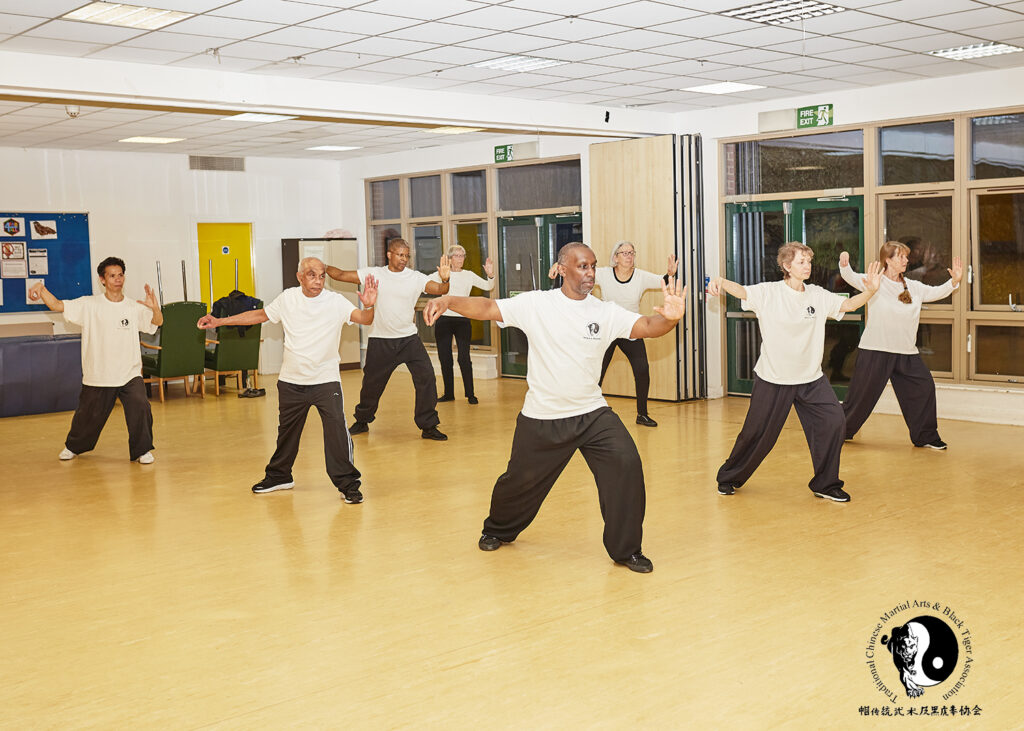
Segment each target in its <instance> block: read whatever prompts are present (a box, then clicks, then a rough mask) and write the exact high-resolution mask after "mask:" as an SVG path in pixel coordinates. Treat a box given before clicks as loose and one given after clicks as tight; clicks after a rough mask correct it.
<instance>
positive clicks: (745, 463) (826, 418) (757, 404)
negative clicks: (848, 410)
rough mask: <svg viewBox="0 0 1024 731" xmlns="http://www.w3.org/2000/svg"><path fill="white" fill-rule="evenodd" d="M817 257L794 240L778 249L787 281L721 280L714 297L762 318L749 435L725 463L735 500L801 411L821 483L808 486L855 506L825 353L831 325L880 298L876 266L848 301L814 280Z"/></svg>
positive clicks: (712, 287)
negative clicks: (843, 476) (735, 301)
mask: <svg viewBox="0 0 1024 731" xmlns="http://www.w3.org/2000/svg"><path fill="white" fill-rule="evenodd" d="M813 257H814V251H813V250H812V249H811V248H810V247H808V246H804V245H803V244H801V243H799V242H795V241H791V242H789V243H787V244H784V245H783V246H781V247H779V253H778V256H777V262H778V265H779V268H780V269H781V270H782V272H783V276H784V278H783V279H782V280H781V281H777V282H762V283H761V284H748V285H741V284H737V283H736V282H731V281H729V280H728V279H725V278H724V277H715V279H713V280H712V281H711V282H710V283H709V285H708V294H709V295H710V296H711V297H717V296H718V295H719V294H721V293H723V292H728V293H729V294H731V295H732V296H733V297H737V298H739V299H740V300H742V303H741V305H742V307H743V309H744V310H747V311H750V312H754V313H755V314H756V315H757V324H758V327H759V328H760V330H761V354H760V356H759V357H758V359H757V363H756V364H755V365H754V388H753V389H752V391H751V393H750V406H749V407H748V408H747V416H746V418H745V419H744V421H743V428H742V429H740V433H739V435H738V436H737V437H736V444H735V445H734V446H733V448H732V452H731V453H730V454H729V457H728V459H726V460H725V464H723V465H722V467H721V469H719V470H718V494H719V495H733V494H735V493H736V490H738V489H739V488H740V487H742V486H743V484H744V483H745V482H746V481H747V480H748V479H750V476H751V475H753V474H754V471H755V470H756V469H757V468H758V466H760V464H761V462H762V461H764V458H765V457H767V456H768V453H769V452H771V450H772V447H774V446H775V442H776V440H777V439H778V438H779V434H780V433H781V431H782V427H783V425H784V424H785V423H786V418H787V417H788V416H789V412H790V409H791V408H792V407H793V406H795V407H796V415H797V416H798V417H799V418H800V425H801V426H802V427H803V430H804V436H805V437H806V438H807V446H808V447H810V450H811V462H812V464H813V465H814V477H812V478H811V481H810V483H808V487H810V489H811V492H812V493H814V495H815V496H816V497H820V498H825V499H827V500H833V501H835V502H837V503H846V502H849V501H850V496H849V494H848V493H847V492H846V491H845V490H843V481H842V480H840V479H839V455H840V452H841V450H842V447H843V434H844V426H845V424H846V419H845V417H844V416H843V407H842V406H840V405H839V399H837V398H836V394H835V391H833V390H832V386H830V385H829V382H828V379H827V378H825V375H824V374H823V373H822V372H821V359H822V355H823V354H824V350H825V321H826V320H827V319H833V320H841V319H842V317H843V315H844V314H845V313H847V312H852V311H854V310H856V309H857V308H858V307H860V306H861V305H863V304H864V303H866V302H867V301H868V300H869V299H871V297H872V296H873V295H874V294H875V292H877V291H878V285H879V281H878V278H879V273H880V271H881V269H880V267H879V266H878V263H877V262H875V263H874V264H872V265H871V267H870V268H869V269H868V274H867V275H866V276H865V282H864V287H865V289H864V291H863V292H862V293H861V294H859V295H857V296H856V297H850V298H845V297H841V296H840V295H838V294H835V293H834V292H829V291H828V290H827V289H823V288H822V287H819V286H817V285H815V284H805V281H806V280H807V279H808V278H809V277H810V276H811V259H812V258H813Z"/></svg>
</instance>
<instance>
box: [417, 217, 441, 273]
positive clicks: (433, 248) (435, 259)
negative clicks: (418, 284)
mask: <svg viewBox="0 0 1024 731" xmlns="http://www.w3.org/2000/svg"><path fill="white" fill-rule="evenodd" d="M412 237H413V247H414V249H413V255H414V259H413V267H414V268H415V269H416V270H417V271H420V272H423V273H424V274H433V273H434V272H436V271H437V265H438V264H440V263H441V254H443V253H444V250H443V243H442V242H441V227H440V226H414V227H413V229H412Z"/></svg>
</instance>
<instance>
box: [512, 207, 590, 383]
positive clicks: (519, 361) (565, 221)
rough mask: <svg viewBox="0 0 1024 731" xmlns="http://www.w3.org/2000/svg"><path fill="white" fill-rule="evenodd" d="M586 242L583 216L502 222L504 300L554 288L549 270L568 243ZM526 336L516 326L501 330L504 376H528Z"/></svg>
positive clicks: (540, 217) (519, 218)
mask: <svg viewBox="0 0 1024 731" xmlns="http://www.w3.org/2000/svg"><path fill="white" fill-rule="evenodd" d="M582 240H583V217H582V215H581V214H579V213H572V214H549V215H545V216H513V217H509V218H499V219H498V241H499V245H498V267H499V272H500V274H499V276H498V281H499V289H500V296H501V297H515V296H516V295H517V294H519V293H520V292H529V291H532V290H535V289H542V290H544V289H551V288H552V287H555V286H557V284H556V282H553V281H552V280H550V279H548V270H549V269H550V268H551V264H552V263H553V262H554V261H556V260H557V257H558V251H559V249H561V248H562V247H563V246H564V245H565V244H567V243H571V242H573V241H582ZM526 353H527V343H526V335H524V334H523V331H522V330H519V329H518V328H514V327H506V328H502V329H501V374H502V375H503V376H519V377H524V376H526Z"/></svg>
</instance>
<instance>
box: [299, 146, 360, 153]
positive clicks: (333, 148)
mask: <svg viewBox="0 0 1024 731" xmlns="http://www.w3.org/2000/svg"><path fill="white" fill-rule="evenodd" d="M306 149H307V150H323V151H324V152H346V151H347V150H361V149H363V148H362V147H347V146H345V145H319V146H317V147H307V148H306Z"/></svg>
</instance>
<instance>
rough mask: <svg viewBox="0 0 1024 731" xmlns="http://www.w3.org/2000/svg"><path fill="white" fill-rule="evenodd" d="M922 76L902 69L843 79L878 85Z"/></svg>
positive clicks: (912, 79) (911, 79) (853, 75)
mask: <svg viewBox="0 0 1024 731" xmlns="http://www.w3.org/2000/svg"><path fill="white" fill-rule="evenodd" d="M920 78H921V77H920V76H919V75H917V74H909V73H905V72H902V71H872V72H870V73H867V74H852V75H850V76H844V77H843V81H849V82H853V83H855V84H864V85H865V86H878V85H881V84H896V83H899V82H901V81H914V80H919V79H920Z"/></svg>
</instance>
